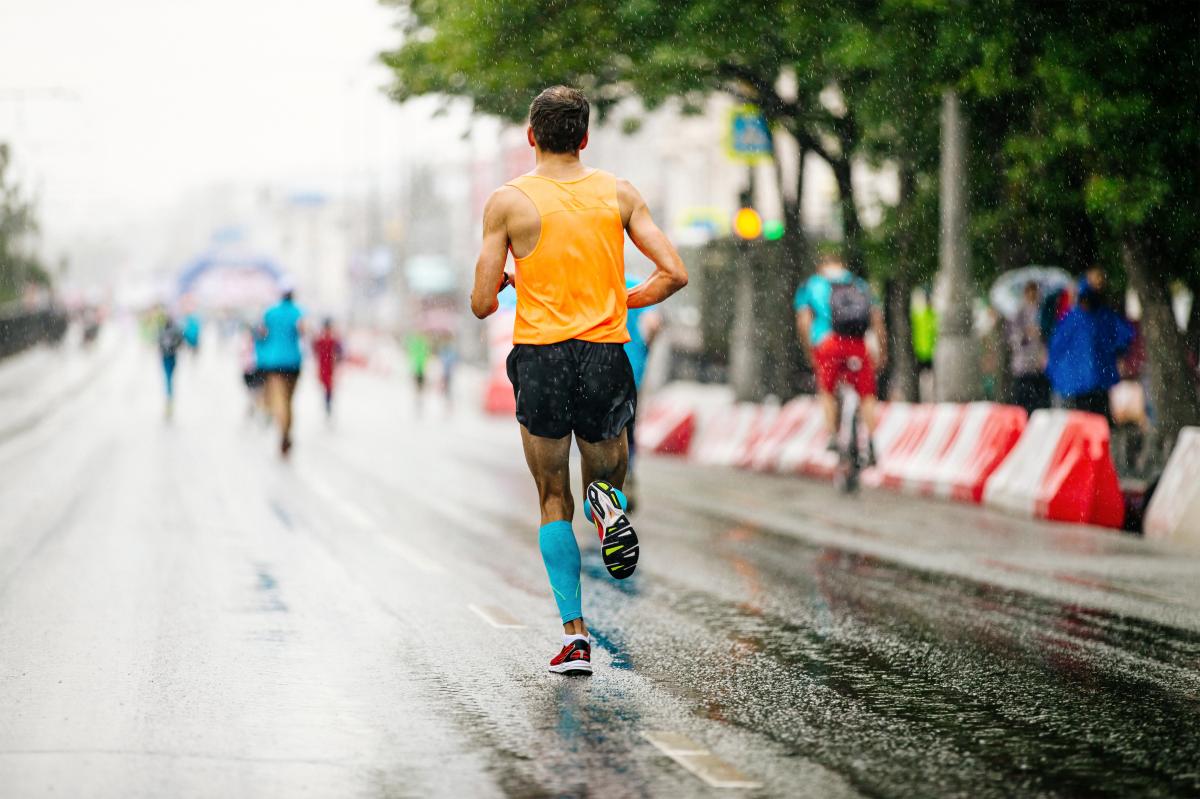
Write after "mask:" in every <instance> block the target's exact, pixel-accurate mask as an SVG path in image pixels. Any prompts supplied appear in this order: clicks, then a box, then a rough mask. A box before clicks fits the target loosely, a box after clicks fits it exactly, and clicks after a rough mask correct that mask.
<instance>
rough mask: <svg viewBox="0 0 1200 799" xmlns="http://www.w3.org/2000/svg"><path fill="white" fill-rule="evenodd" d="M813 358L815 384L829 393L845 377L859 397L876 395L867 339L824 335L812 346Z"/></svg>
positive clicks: (873, 369)
mask: <svg viewBox="0 0 1200 799" xmlns="http://www.w3.org/2000/svg"><path fill="white" fill-rule="evenodd" d="M813 360H814V361H816V369H817V385H819V386H820V387H821V390H822V391H824V392H827V393H829V394H832V393H834V392H835V391H837V386H838V383H839V382H840V381H842V380H845V381H846V383H848V384H849V385H851V386H853V387H854V390H855V391H857V392H858V395H859V396H860V397H866V396H874V395H875V367H874V366H873V365H872V364H871V357H870V356H869V355H868V354H867V342H866V341H865V340H863V339H861V338H851V337H849V336H839V335H837V334H836V333H835V334H833V335H830V336H827V337H826V338H825V340H824V341H822V342H821V343H820V344H818V345H817V346H816V347H814V348H813Z"/></svg>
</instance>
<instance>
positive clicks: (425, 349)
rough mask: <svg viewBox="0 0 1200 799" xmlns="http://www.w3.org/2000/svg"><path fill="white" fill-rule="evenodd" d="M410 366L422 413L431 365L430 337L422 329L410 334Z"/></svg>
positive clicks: (419, 410)
mask: <svg viewBox="0 0 1200 799" xmlns="http://www.w3.org/2000/svg"><path fill="white" fill-rule="evenodd" d="M406 343H407V345H408V346H407V349H408V368H409V371H410V372H412V376H413V388H414V389H415V390H416V406H415V407H416V410H417V415H418V416H420V414H421V401H422V399H423V397H424V395H425V369H426V367H427V366H428V365H429V338H428V337H427V336H426V335H425V334H424V333H422V332H421V331H420V330H414V331H412V332H411V333H409V334H408V341H407V342H406Z"/></svg>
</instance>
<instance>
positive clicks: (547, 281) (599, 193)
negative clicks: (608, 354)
mask: <svg viewBox="0 0 1200 799" xmlns="http://www.w3.org/2000/svg"><path fill="white" fill-rule="evenodd" d="M505 185H508V186H512V187H513V188H515V189H517V190H518V191H520V192H521V193H522V194H524V195H525V196H526V197H528V198H529V199H530V200H531V201H532V202H533V205H534V207H535V208H537V212H538V216H540V217H541V221H542V231H541V235H540V236H539V237H538V242H537V244H536V245H534V248H533V251H532V252H530V253H529V255H526V256H525V257H524V258H515V254H514V258H515V260H516V262H517V318H516V322H515V324H514V325H513V343H514V344H556V343H558V342H560V341H567V340H568V339H580V340H582V341H594V342H598V343H612V344H623V343H625V342H626V341H629V332H628V331H627V330H626V329H625V315H626V306H625V300H626V298H625V226H624V225H623V224H622V223H621V208H620V206H619V205H618V203H617V179H616V178H615V177H613V175H611V174H610V173H608V172H602V171H600V170H596V171H595V172H592V173H591V174H589V175H588V176H587V177H583V178H579V179H578V180H572V181H557V180H551V179H550V178H544V177H539V176H537V175H522V176H521V177H519V178H516V179H515V180H512V181H509V182H508V183H507V184H505Z"/></svg>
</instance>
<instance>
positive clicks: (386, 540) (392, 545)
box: [375, 533, 446, 574]
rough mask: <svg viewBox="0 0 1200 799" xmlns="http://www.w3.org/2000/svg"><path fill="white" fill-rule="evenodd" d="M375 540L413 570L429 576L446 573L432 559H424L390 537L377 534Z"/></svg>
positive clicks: (418, 553)
mask: <svg viewBox="0 0 1200 799" xmlns="http://www.w3.org/2000/svg"><path fill="white" fill-rule="evenodd" d="M375 538H376V540H378V541H379V543H380V544H381V545H383V546H384V547H385V548H387V549H390V550H391V551H392V552H394V553H396V554H397V555H399V556H400V557H402V558H404V559H405V560H406V561H408V562H409V563H410V564H412V565H413V566H414V567H415V568H417V569H420V570H421V571H423V572H428V573H429V574H445V573H446V569H445V568H444V567H443V566H442V564H440V563H438V562H437V561H435V560H433V559H432V558H427V557H425V556H424V555H422V554H421V553H420V552H417V551H416V550H414V549H412V548H411V547H406V546H405V545H404V544H401V543H400V542H399V541H397V540H396V539H394V538H392V537H390V536H387V535H384V534H383V533H377V534H376V536H375Z"/></svg>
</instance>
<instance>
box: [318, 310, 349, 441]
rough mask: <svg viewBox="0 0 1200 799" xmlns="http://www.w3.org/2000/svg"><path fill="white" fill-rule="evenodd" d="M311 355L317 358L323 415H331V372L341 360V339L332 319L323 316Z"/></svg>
mask: <svg viewBox="0 0 1200 799" xmlns="http://www.w3.org/2000/svg"><path fill="white" fill-rule="evenodd" d="M312 350H313V357H315V358H316V359H317V379H318V380H320V381H321V387H322V388H323V389H325V416H326V418H328V417H331V416H332V415H333V372H334V369H335V368H336V367H337V364H338V362H339V361H341V360H342V340H341V339H340V338H338V336H337V334H336V333H334V331H333V320H332V319H330V318H329V317H325V321H324V322H322V323H321V333H320V335H318V336H317V337H316V338H315V339H313V343H312Z"/></svg>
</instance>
